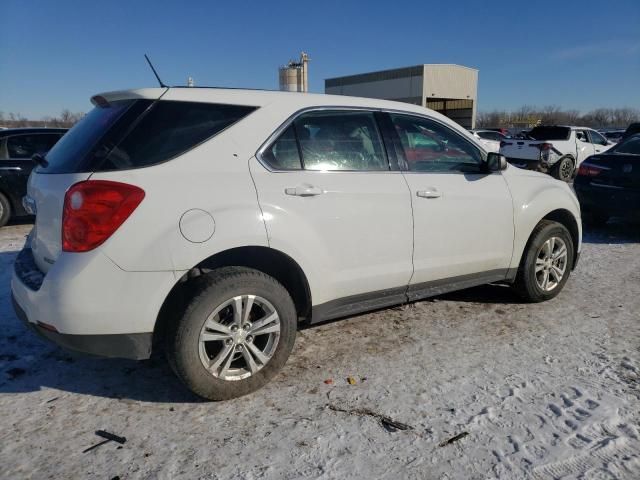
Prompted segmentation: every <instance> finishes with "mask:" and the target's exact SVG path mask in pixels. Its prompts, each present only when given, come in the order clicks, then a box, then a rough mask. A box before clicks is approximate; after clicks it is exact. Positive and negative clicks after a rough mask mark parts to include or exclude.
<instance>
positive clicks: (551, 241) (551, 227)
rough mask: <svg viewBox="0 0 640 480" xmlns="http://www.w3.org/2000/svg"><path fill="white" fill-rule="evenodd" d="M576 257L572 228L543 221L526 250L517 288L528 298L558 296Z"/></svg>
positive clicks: (535, 299)
mask: <svg viewBox="0 0 640 480" xmlns="http://www.w3.org/2000/svg"><path fill="white" fill-rule="evenodd" d="M574 258H575V252H574V248H573V240H572V238H571V234H570V233H569V230H567V228H566V227H565V226H564V225H562V224H560V223H558V222H554V221H551V220H543V221H541V222H540V223H539V224H538V225H537V226H536V228H535V229H534V230H533V232H532V234H531V237H530V239H529V242H528V244H527V247H526V249H525V251H524V254H523V258H522V261H521V264H520V268H519V270H518V275H517V277H516V281H515V283H514V289H515V290H516V292H517V293H518V294H519V295H520V296H521V297H522V298H523V299H525V300H526V301H529V302H543V301H545V300H549V299H551V298H553V297H555V296H556V295H558V294H559V293H560V291H561V290H562V288H563V287H564V285H565V283H567V279H568V278H569V273H570V272H571V268H572V266H573V260H574Z"/></svg>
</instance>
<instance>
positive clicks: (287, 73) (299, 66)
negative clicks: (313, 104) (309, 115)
mask: <svg viewBox="0 0 640 480" xmlns="http://www.w3.org/2000/svg"><path fill="white" fill-rule="evenodd" d="M308 64H309V56H308V55H307V54H306V53H304V52H302V53H301V54H300V61H298V62H294V61H293V60H290V61H289V63H288V64H287V65H285V66H283V67H280V68H279V69H278V76H279V80H280V90H283V91H285V92H308V91H309V79H308Z"/></svg>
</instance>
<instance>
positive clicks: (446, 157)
mask: <svg viewBox="0 0 640 480" xmlns="http://www.w3.org/2000/svg"><path fill="white" fill-rule="evenodd" d="M391 119H392V121H393V124H394V126H395V129H396V132H397V133H398V136H399V137H400V142H401V143H402V148H403V150H404V156H405V160H406V164H407V168H408V170H410V171H421V172H452V171H454V172H456V171H457V172H469V173H474V172H480V171H481V170H482V163H483V159H482V155H481V153H480V151H479V150H478V149H477V148H475V147H474V146H473V145H472V144H471V143H469V142H467V141H466V140H465V139H464V138H463V137H462V136H461V135H458V134H457V133H456V132H454V131H453V130H451V129H449V128H447V127H445V126H443V125H441V124H439V123H437V122H434V121H432V120H428V119H426V118H418V117H409V116H404V115H395V114H392V115H391Z"/></svg>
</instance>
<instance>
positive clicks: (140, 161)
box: [97, 101, 255, 170]
mask: <svg viewBox="0 0 640 480" xmlns="http://www.w3.org/2000/svg"><path fill="white" fill-rule="evenodd" d="M253 110H255V108H254V107H245V106H238V105H219V104H211V103H195V102H172V101H166V102H163V101H160V102H157V103H156V104H155V105H154V106H153V107H152V108H151V110H150V111H149V112H148V113H146V114H145V115H144V116H143V117H142V118H141V119H140V121H139V122H138V123H137V125H136V126H135V127H133V129H132V130H131V132H130V133H129V134H128V135H126V137H125V138H124V140H123V141H121V142H120V143H118V144H117V145H116V146H114V148H113V149H111V151H110V153H109V154H108V155H107V157H106V158H105V160H104V162H103V163H102V164H101V165H100V166H97V168H98V169H99V170H122V169H128V168H139V167H145V166H149V165H154V164H157V163H160V162H164V161H165V160H169V159H171V158H173V157H176V156H177V155H180V154H182V153H184V152H185V151H187V150H189V149H191V148H193V147H195V146H197V145H199V144H200V143H202V142H203V141H205V140H207V139H209V138H211V137H212V136H214V135H215V134H216V133H218V132H220V131H221V130H224V129H225V128H227V127H228V126H229V125H232V124H234V123H236V122H237V121H238V120H240V119H241V118H243V117H245V116H246V115H248V114H249V113H250V112H252V111H253Z"/></svg>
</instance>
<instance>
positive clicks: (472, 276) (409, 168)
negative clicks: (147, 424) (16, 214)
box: [12, 88, 581, 399]
mask: <svg viewBox="0 0 640 480" xmlns="http://www.w3.org/2000/svg"><path fill="white" fill-rule="evenodd" d="M92 102H93V103H94V105H95V108H94V109H93V110H92V111H91V112H90V113H89V114H88V115H86V116H85V117H84V119H83V120H82V121H81V122H80V123H78V124H77V125H76V126H75V127H74V128H73V129H72V130H70V131H69V132H68V133H67V134H66V135H65V136H64V137H63V138H62V140H61V141H60V142H58V143H57V144H56V146H55V147H54V148H53V149H52V150H51V151H50V152H49V153H48V154H47V156H46V158H45V159H44V161H43V160H42V159H39V160H40V163H41V165H40V166H38V167H37V168H36V169H35V170H34V171H33V173H32V174H31V177H30V179H29V186H28V195H27V197H25V201H24V203H25V205H26V206H27V207H28V208H30V209H31V210H32V211H37V216H36V225H35V228H34V229H33V231H32V233H31V235H30V236H29V238H28V240H27V244H26V246H25V248H24V250H23V251H22V252H21V253H20V254H19V256H18V258H17V260H16V264H15V268H14V275H13V279H12V293H13V299H14V305H15V309H16V312H17V314H18V316H19V317H20V318H21V319H23V320H24V321H25V322H26V323H27V324H28V325H29V326H31V327H33V328H34V329H35V330H36V331H38V332H39V333H40V334H42V335H44V336H45V337H47V338H48V339H50V340H52V341H54V342H56V343H58V344H60V345H62V346H64V347H66V348H69V349H73V350H78V351H83V352H88V353H93V354H97V355H104V356H112V357H124V358H135V359H142V358H147V357H149V355H150V354H151V352H152V349H153V348H155V347H156V346H160V345H162V346H164V350H165V351H166V354H167V356H168V358H169V361H170V363H171V365H172V366H173V368H174V370H175V372H176V373H177V375H178V376H179V377H180V378H181V379H182V380H183V381H184V382H185V384H186V385H187V386H188V387H189V388H190V389H191V390H193V391H194V392H195V393H197V394H198V395H201V396H203V397H206V398H209V399H227V398H232V397H236V396H239V395H243V394H246V393H249V392H251V391H253V390H255V389H257V388H259V387H260V386H262V385H264V384H265V383H266V382H267V381H268V380H269V379H270V378H271V377H272V376H273V375H274V374H275V373H276V372H277V371H278V370H279V369H280V368H281V367H282V366H283V365H284V363H285V361H286V360H287V357H288V356H289V353H290V352H291V349H292V347H293V343H294V339H295V336H296V330H297V328H298V326H299V325H300V324H301V323H315V322H320V321H323V320H327V319H333V318H338V317H344V316H348V315H353V314H356V313H359V312H364V311H367V310H372V309H377V308H381V307H387V306H391V305H394V304H401V303H404V302H411V301H415V300H418V299H421V298H425V297H428V296H432V295H436V294H441V293H444V292H448V291H451V290H457V289H462V288H467V287H471V286H474V285H479V284H484V283H489V282H502V283H509V284H513V285H514V287H515V288H516V289H517V291H518V292H519V293H520V294H521V295H522V296H523V297H524V299H525V300H527V301H541V300H546V299H549V298H552V297H554V296H555V295H557V294H558V292H559V291H560V290H561V289H562V287H563V286H564V284H565V282H566V281H567V278H568V277H569V273H570V271H571V270H572V269H573V268H574V266H575V264H576V261H577V258H578V252H579V250H580V244H581V224H580V212H579V206H578V202H577V200H576V197H575V196H574V194H573V193H572V192H571V190H570V189H569V187H568V186H567V185H566V184H564V183H562V182H558V181H556V180H554V179H552V178H550V177H548V176H545V175H543V174H540V173H536V172H531V171H525V170H520V169H517V168H511V167H507V164H506V161H505V159H504V157H502V156H500V155H499V154H496V153H492V154H487V153H486V152H485V151H484V150H483V149H482V147H481V145H480V144H479V143H478V141H477V140H476V139H474V138H473V137H472V136H471V135H470V134H469V133H467V132H466V131H465V130H463V129H462V128H461V127H459V126H458V125H456V124H455V123H453V122H452V121H451V120H448V119H447V118H445V117H444V116H442V115H439V114H437V113H435V112H433V111H431V110H427V109H425V108H422V107H418V106H412V105H407V104H404V103H395V102H389V101H383V100H371V99H365V98H350V97H344V96H330V95H314V94H298V93H285V92H269V91H251V90H231V89H214V88H162V89H144V90H131V91H121V92H115V93H106V94H102V95H98V96H95V97H93V98H92ZM34 213H35V212H34Z"/></svg>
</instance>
